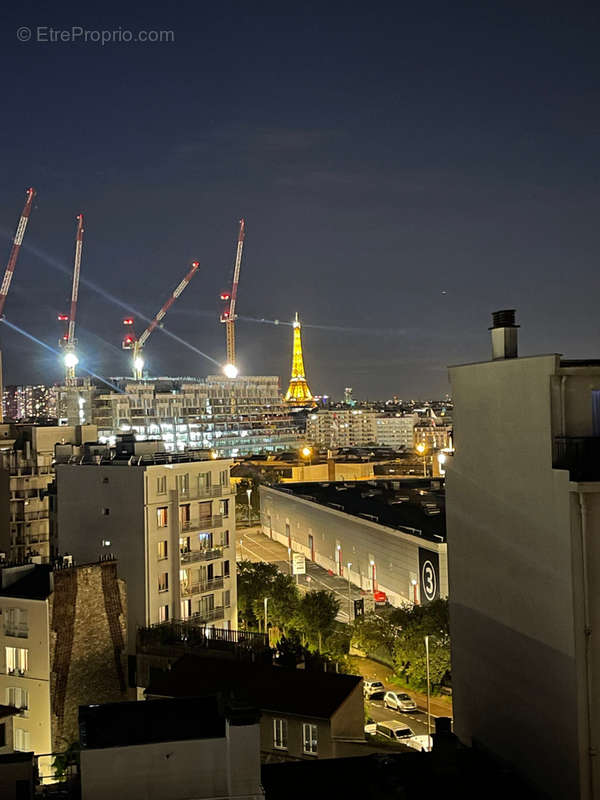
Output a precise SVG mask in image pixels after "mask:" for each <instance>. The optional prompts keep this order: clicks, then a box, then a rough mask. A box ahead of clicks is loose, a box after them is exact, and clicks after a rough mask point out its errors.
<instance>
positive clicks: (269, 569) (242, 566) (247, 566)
mask: <svg viewBox="0 0 600 800" xmlns="http://www.w3.org/2000/svg"><path fill="white" fill-rule="evenodd" d="M276 576H277V567H276V566H275V564H268V563H266V562H264V561H259V562H256V563H254V562H252V561H240V562H239V563H238V565H237V590H238V616H239V618H240V621H241V622H242V623H243V624H244V625H245V626H246V628H254V629H256V628H257V627H258V619H257V616H256V611H255V610H256V604H257V601H260V602H261V603H262V602H263V598H265V597H268V596H269V593H270V589H271V585H272V583H273V581H274V580H275V578H276Z"/></svg>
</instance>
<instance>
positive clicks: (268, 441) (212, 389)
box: [92, 375, 301, 458]
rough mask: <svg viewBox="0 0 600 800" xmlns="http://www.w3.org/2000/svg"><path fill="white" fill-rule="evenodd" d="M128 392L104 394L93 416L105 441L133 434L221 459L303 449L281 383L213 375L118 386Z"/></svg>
mask: <svg viewBox="0 0 600 800" xmlns="http://www.w3.org/2000/svg"><path fill="white" fill-rule="evenodd" d="M118 383H119V385H120V388H122V390H123V392H122V393H117V392H111V393H106V392H98V393H97V394H96V396H95V397H94V400H93V409H92V417H93V420H94V422H95V424H96V425H97V426H98V436H99V438H100V441H102V442H109V443H114V442H115V440H116V436H117V435H118V434H119V433H123V432H131V433H134V434H135V436H136V438H137V439H138V440H140V441H143V440H146V439H158V438H160V439H162V441H163V442H164V444H165V448H166V449H167V450H169V451H171V452H178V451H183V450H185V449H198V448H207V449H210V450H214V451H215V452H217V454H218V455H219V456H220V457H223V458H230V457H234V458H235V457H237V456H241V455H249V454H252V453H260V452H264V453H274V452H277V451H282V450H288V449H290V448H294V447H296V448H297V447H298V446H299V444H300V441H301V436H300V433H299V428H298V424H297V423H296V422H295V421H293V419H292V417H291V415H290V410H289V409H288V408H286V407H285V405H284V403H283V400H282V397H281V390H280V386H279V378H277V377H269V376H244V377H238V378H225V377H224V376H219V375H209V376H208V377H207V378H206V379H204V380H196V381H194V380H192V379H182V380H175V379H168V378H165V379H156V380H144V381H133V380H121V381H118Z"/></svg>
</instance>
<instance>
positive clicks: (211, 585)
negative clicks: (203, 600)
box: [181, 576, 223, 597]
mask: <svg viewBox="0 0 600 800" xmlns="http://www.w3.org/2000/svg"><path fill="white" fill-rule="evenodd" d="M222 588H223V578H222V577H221V576H219V577H217V578H212V579H211V580H208V581H202V582H200V583H190V584H188V585H187V586H183V585H182V587H181V596H182V597H189V596H190V595H193V594H203V593H205V592H212V591H214V590H215V589H222Z"/></svg>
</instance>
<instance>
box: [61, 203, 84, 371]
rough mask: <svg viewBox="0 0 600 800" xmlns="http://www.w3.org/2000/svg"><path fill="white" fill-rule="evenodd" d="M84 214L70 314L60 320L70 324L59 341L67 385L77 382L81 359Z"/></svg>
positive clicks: (80, 219) (77, 239) (79, 226)
mask: <svg viewBox="0 0 600 800" xmlns="http://www.w3.org/2000/svg"><path fill="white" fill-rule="evenodd" d="M83 230H84V229H83V214H78V215H77V234H76V236H75V263H74V265H73V286H72V289H71V307H70V309H69V313H68V314H60V315H59V317H58V318H59V320H61V321H63V322H68V325H67V332H66V333H65V335H64V336H63V337H62V339H59V341H58V343H59V345H60V346H61V347H62V348H63V350H64V353H65V354H64V357H63V362H64V365H65V373H66V382H67V385H69V384H73V383H74V382H75V367H76V366H77V364H78V363H79V359H78V358H77V355H76V353H75V348H76V346H77V339H76V338H75V319H76V317H77V299H78V297H79V273H80V271H81V251H82V248H83Z"/></svg>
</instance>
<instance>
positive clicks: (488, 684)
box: [446, 311, 600, 800]
mask: <svg viewBox="0 0 600 800" xmlns="http://www.w3.org/2000/svg"><path fill="white" fill-rule="evenodd" d="M492 348H493V349H492V354H493V355H492V360H490V361H486V362H482V363H478V364H466V365H463V366H456V367H451V368H450V380H451V384H452V395H453V398H454V402H455V408H454V417H455V426H456V427H455V430H456V453H455V455H454V456H453V457H451V458H449V459H448V460H447V464H446V469H447V487H448V506H447V508H448V557H449V573H450V627H451V631H452V688H453V699H454V725H455V731H456V733H457V734H458V735H459V737H460V738H461V739H462V740H463V741H465V742H471V741H472V742H473V743H475V744H476V745H477V746H478V747H479V748H482V749H485V750H486V751H487V752H489V753H492V754H495V755H496V756H497V757H498V758H500V759H501V760H502V761H504V762H505V763H508V764H511V765H513V766H514V767H515V768H517V769H518V770H520V772H521V773H522V774H523V775H524V776H526V777H527V778H528V779H529V781H531V783H533V784H534V788H535V789H536V790H537V791H538V792H539V793H540V794H541V795H543V796H544V797H551V798H557V799H558V798H561V799H562V798H570V799H571V800H575V798H586V800H591V798H597V797H598V796H600V768H599V766H598V756H597V755H596V754H597V753H598V751H599V750H600V713H599V707H598V698H599V695H598V681H599V680H600V640H599V639H598V636H597V631H598V621H599V620H600V549H599V543H600V361H599V360H582V361H573V360H570V359H565V358H562V357H561V356H560V355H557V354H550V355H541V356H535V357H522V358H519V357H518V353H517V326H516V325H515V321H514V312H511V311H501V312H497V313H496V314H494V315H493V326H492Z"/></svg>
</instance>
